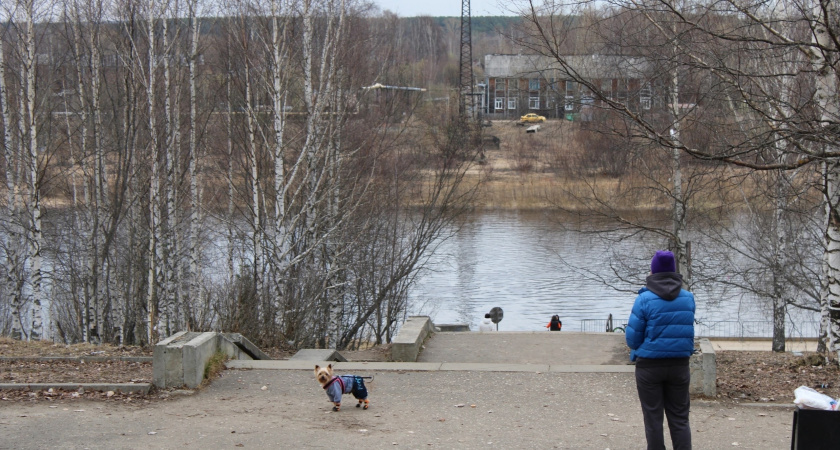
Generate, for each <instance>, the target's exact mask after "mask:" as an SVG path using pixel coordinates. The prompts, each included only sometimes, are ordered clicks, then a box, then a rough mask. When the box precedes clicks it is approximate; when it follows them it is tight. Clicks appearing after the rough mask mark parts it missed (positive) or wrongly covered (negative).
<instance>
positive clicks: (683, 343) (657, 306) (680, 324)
mask: <svg viewBox="0 0 840 450" xmlns="http://www.w3.org/2000/svg"><path fill="white" fill-rule="evenodd" d="M646 281H647V285H646V286H645V287H643V288H641V289H640V290H639V296H638V297H636V302H635V303H634V304H633V312H632V313H630V320H629V321H628V322H627V328H626V330H625V332H626V335H625V339H626V340H627V346H628V347H630V348H631V349H632V351H631V352H630V360H631V361H635V360H636V358H637V357H641V358H650V359H660V358H687V357H689V356H691V354H692V353H694V308H695V306H694V294H692V293H691V292H689V291H686V290H685V289H682V276H681V275H680V274H678V273H675V272H660V273H655V274H652V275H650V276H648V277H647V280H646Z"/></svg>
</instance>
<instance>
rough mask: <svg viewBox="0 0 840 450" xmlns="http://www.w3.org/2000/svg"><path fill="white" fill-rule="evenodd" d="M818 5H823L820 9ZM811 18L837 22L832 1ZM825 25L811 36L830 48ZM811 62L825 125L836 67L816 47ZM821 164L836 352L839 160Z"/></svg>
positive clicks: (827, 302)
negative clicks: (823, 178)
mask: <svg viewBox="0 0 840 450" xmlns="http://www.w3.org/2000/svg"><path fill="white" fill-rule="evenodd" d="M822 6H824V7H825V8H826V9H825V10H823V9H822ZM814 13H815V14H814V18H815V20H822V19H824V18H827V20H828V23H829V24H836V23H837V6H836V2H825V3H824V4H821V2H815V5H814ZM831 39H832V38H831V35H829V33H828V30H827V29H826V23H824V22H819V23H815V29H814V40H815V41H816V44H818V45H820V46H822V47H824V48H831V46H832V41H831ZM812 64H813V67H814V69H815V71H816V73H817V74H818V77H817V80H816V82H817V83H816V92H815V99H816V102H817V105H819V108H820V119H821V120H822V121H823V124H824V125H825V126H828V125H830V124H831V123H836V122H837V120H838V117H840V99H838V86H837V78H836V77H837V70H836V68H835V69H832V68H831V67H829V66H828V61H827V60H826V58H825V55H824V54H823V53H821V52H820V51H819V50H814V51H813V53H812ZM827 146H828V147H829V148H826V149H825V151H826V152H828V153H836V152H837V151H838V150H840V148H838V145H827ZM824 167H825V173H824V175H825V189H824V195H825V203H826V205H825V214H826V228H825V256H824V261H825V264H824V266H823V269H824V270H825V273H824V274H823V278H824V280H825V281H824V283H825V289H824V290H823V291H822V293H823V294H824V297H823V298H822V299H821V309H822V316H823V317H826V316H827V317H828V322H829V327H828V330H827V331H828V336H827V337H828V349H829V351H831V352H837V354H838V356H840V345H838V341H840V164H838V163H837V162H835V161H827V162H826V164H825V165H824Z"/></svg>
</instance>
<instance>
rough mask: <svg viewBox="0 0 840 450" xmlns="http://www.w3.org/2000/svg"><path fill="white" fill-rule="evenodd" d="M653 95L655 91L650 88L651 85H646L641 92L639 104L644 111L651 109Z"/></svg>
mask: <svg viewBox="0 0 840 450" xmlns="http://www.w3.org/2000/svg"><path fill="white" fill-rule="evenodd" d="M652 94H653V90H652V89H651V87H650V83H645V84H644V85H643V86H642V88H641V89H640V90H639V104H640V105H641V107H642V109H650V98H651V96H652Z"/></svg>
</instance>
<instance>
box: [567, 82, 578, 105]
mask: <svg viewBox="0 0 840 450" xmlns="http://www.w3.org/2000/svg"><path fill="white" fill-rule="evenodd" d="M576 90H577V85H576V84H575V82H574V81H568V80H566V106H565V108H564V109H565V110H566V111H574V110H575V91H576Z"/></svg>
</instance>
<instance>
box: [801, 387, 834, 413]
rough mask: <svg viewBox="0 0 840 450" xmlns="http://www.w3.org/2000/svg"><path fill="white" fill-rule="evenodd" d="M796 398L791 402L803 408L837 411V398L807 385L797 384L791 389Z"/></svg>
mask: <svg viewBox="0 0 840 450" xmlns="http://www.w3.org/2000/svg"><path fill="white" fill-rule="evenodd" d="M793 395H795V396H796V399H794V400H793V403H795V404H796V405H798V406H799V407H801V408H805V409H822V410H825V411H837V407H838V405H837V400H834V399H833V398H831V397H829V396H827V395H825V394H823V393H820V392H817V391H815V390H814V389H811V388H809V387H808V386H799V387H798V388H796V389H795V390H794V391H793Z"/></svg>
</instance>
